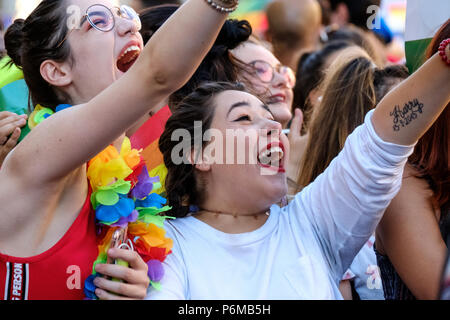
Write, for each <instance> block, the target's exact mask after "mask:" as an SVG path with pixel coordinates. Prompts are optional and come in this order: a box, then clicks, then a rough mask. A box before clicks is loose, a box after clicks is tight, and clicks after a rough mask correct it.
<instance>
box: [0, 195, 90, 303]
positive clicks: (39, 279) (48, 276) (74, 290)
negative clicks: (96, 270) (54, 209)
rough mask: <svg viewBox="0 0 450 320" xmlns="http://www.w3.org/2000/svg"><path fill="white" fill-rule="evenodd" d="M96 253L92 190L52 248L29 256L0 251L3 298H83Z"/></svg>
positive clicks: (0, 278)
mask: <svg viewBox="0 0 450 320" xmlns="http://www.w3.org/2000/svg"><path fill="white" fill-rule="evenodd" d="M97 255H98V252H97V243H96V229H95V216H94V213H93V211H92V210H91V205H90V192H89V194H88V197H87V199H86V202H85V203H84V205H83V208H82V209H81V211H80V213H79V214H78V217H77V218H76V220H75V221H74V223H73V224H72V226H71V227H70V228H69V230H68V231H67V232H66V233H65V235H64V236H63V237H62V238H61V239H60V240H59V241H58V242H57V243H56V244H55V245H54V246H53V247H52V248H50V249H49V250H47V251H45V252H43V253H41V254H39V255H37V256H34V257H29V258H15V257H10V256H7V255H2V254H1V253H0V299H4V300H81V299H83V298H84V293H83V289H84V281H85V280H86V278H87V277H88V276H89V275H90V274H91V273H92V264H93V262H94V261H95V259H96V258H97Z"/></svg>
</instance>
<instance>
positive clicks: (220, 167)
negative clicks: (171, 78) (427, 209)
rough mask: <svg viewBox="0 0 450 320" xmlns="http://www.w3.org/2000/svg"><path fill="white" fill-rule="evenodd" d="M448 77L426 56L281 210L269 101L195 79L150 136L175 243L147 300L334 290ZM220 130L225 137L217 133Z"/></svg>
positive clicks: (326, 294) (280, 151) (440, 105)
mask: <svg viewBox="0 0 450 320" xmlns="http://www.w3.org/2000/svg"><path fill="white" fill-rule="evenodd" d="M446 54H447V56H450V53H449V48H448V46H447V49H446ZM449 80H450V69H449V68H448V66H447V65H446V64H445V63H443V62H442V61H441V57H440V56H439V55H434V56H433V57H432V58H431V59H429V61H428V62H427V63H426V64H425V65H424V66H423V67H422V68H420V69H419V70H418V71H417V72H416V73H415V74H413V75H412V76H411V77H410V78H409V79H407V80H405V81H404V82H403V83H402V84H400V85H399V86H398V87H396V88H395V89H394V90H393V91H391V92H390V93H389V94H388V95H387V96H386V97H385V98H384V99H383V100H382V101H381V102H380V103H379V105H378V106H377V108H376V109H375V110H372V111H370V112H369V113H368V114H367V116H366V118H365V122H364V124H363V125H361V126H360V127H358V128H357V129H355V131H354V132H353V133H352V134H351V135H350V136H349V137H348V139H347V142H346V145H345V147H344V149H343V150H342V152H341V153H340V154H339V155H338V156H337V157H336V159H335V160H333V161H332V162H331V164H330V165H329V167H328V168H327V170H326V171H325V172H324V173H323V174H321V175H320V176H319V177H317V179H316V180H315V181H314V182H313V183H312V184H310V185H309V186H308V187H306V188H304V189H303V190H302V192H300V193H298V194H297V195H296V196H295V198H294V200H293V201H291V202H290V203H289V204H288V205H287V206H285V207H283V208H280V207H279V206H277V205H274V204H275V203H279V202H280V200H282V199H283V198H284V196H285V195H286V191H287V186H286V176H285V169H284V159H286V157H287V156H288V153H289V146H288V141H287V138H286V136H285V135H283V134H282V133H281V125H280V124H279V123H277V122H275V121H274V120H273V116H272V114H271V112H270V109H269V108H268V107H267V106H266V105H265V104H264V103H263V102H261V101H260V100H259V99H257V98H256V97H254V96H253V95H251V94H249V93H246V92H243V91H240V88H238V87H237V86H236V85H227V84H205V85H204V86H201V87H199V88H198V89H197V90H196V91H195V92H193V93H192V94H191V95H189V96H188V97H187V98H186V99H185V100H183V102H181V104H180V105H179V106H178V108H177V109H176V110H175V111H174V114H173V116H172V117H171V119H169V121H168V122H167V124H166V129H165V132H164V133H163V135H162V136H161V138H160V142H159V144H160V149H161V152H162V153H163V155H164V161H165V165H166V167H167V169H168V175H167V178H166V190H167V194H168V200H169V205H170V206H172V211H171V212H170V214H171V215H173V216H175V217H178V219H176V220H174V221H171V222H168V223H167V225H166V227H167V231H168V234H169V236H170V237H171V238H172V239H173V240H174V247H173V254H171V255H170V256H169V257H168V258H167V259H166V260H165V273H166V275H165V277H164V279H163V280H162V290H161V291H157V292H151V293H150V295H149V297H150V298H154V299H341V298H342V296H341V294H340V292H339V290H338V284H339V281H340V280H341V277H342V274H343V273H344V272H345V270H346V269H347V268H348V267H349V265H350V263H351V261H352V260H353V258H354V257H355V255H356V254H357V252H358V251H359V250H360V249H361V247H362V246H363V244H364V243H365V242H366V241H367V240H368V239H369V237H370V236H371V235H372V234H373V232H374V230H375V227H376V225H377V223H378V222H379V220H380V219H381V217H382V215H383V212H384V210H385V208H386V207H387V206H388V204H389V202H390V200H391V199H392V198H393V197H394V196H395V194H396V193H397V192H398V190H399V188H400V185H401V177H402V172H403V167H404V165H405V162H406V160H407V157H408V156H409V155H410V154H411V152H412V150H413V146H414V143H415V142H416V141H417V139H419V138H420V136H421V135H422V134H423V133H424V132H425V131H426V130H427V128H428V127H429V126H430V125H431V124H432V123H433V121H434V120H435V119H436V118H437V117H438V115H439V114H440V113H441V112H442V110H443V109H444V108H445V106H446V105H447V103H448V101H449V99H450V90H449V89H450V81H449ZM405 105H406V106H407V105H414V106H415V107H414V108H412V109H408V108H403V106H405ZM399 108H400V110H403V111H404V112H403V113H401V112H396V111H398V109H399ZM406 117H407V118H408V120H409V121H408V122H405V118H406ZM196 121H197V122H196ZM401 123H403V125H400V124H401ZM208 129H214V130H209V131H208ZM205 131H206V134H205V136H203V134H204V133H205ZM227 133H228V134H229V135H228V137H227V138H229V139H232V141H226V140H224V139H222V137H225V136H226V134H227ZM230 133H232V134H234V138H230ZM231 136H232V135H231ZM238 138H239V139H244V140H241V141H245V142H246V143H244V144H243V145H244V146H245V148H244V155H245V156H246V158H245V159H246V161H245V163H244V164H240V163H239V162H238V160H241V161H242V158H240V156H242V154H240V153H239V152H242V150H241V149H240V148H238V147H237V146H236V145H238V144H234V145H233V144H231V142H233V141H234V140H238ZM186 139H187V141H186ZM227 142H228V143H229V144H228V148H227ZM230 146H232V149H230V148H229V147H230ZM231 151H234V156H232V157H230V152H231ZM227 156H228V158H227ZM250 160H255V161H250ZM269 160H270V161H269ZM221 161H222V163H220V162H221ZM230 161H231V162H232V163H234V164H230ZM233 161H234V162H233Z"/></svg>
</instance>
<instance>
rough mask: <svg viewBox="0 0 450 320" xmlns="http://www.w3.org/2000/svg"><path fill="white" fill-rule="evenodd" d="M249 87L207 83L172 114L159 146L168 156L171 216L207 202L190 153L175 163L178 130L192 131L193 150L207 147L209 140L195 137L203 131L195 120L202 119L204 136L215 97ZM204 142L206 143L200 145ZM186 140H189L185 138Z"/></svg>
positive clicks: (178, 216) (212, 110) (167, 187)
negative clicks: (190, 158) (198, 142)
mask: <svg viewBox="0 0 450 320" xmlns="http://www.w3.org/2000/svg"><path fill="white" fill-rule="evenodd" d="M244 89H245V88H244V86H243V85H242V84H241V83H228V82H225V83H218V82H206V83H203V84H202V85H200V86H199V87H197V88H196V89H195V90H194V91H193V92H191V93H190V94H189V95H188V96H186V97H185V98H184V99H183V100H182V101H180V103H179V104H178V105H177V108H176V109H175V110H174V111H173V114H172V116H171V117H170V118H169V120H168V121H167V123H166V126H165V129H164V132H163V134H162V135H161V137H160V139H159V149H160V150H161V153H162V154H163V157H164V164H165V166H166V168H167V176H166V182H165V187H166V192H167V200H168V205H169V206H171V207H172V210H171V211H169V213H168V214H169V215H170V216H173V217H177V218H181V217H185V216H186V215H187V214H188V213H189V212H190V206H192V205H194V206H201V205H202V203H203V201H204V190H205V184H204V182H203V181H202V179H201V177H200V176H199V175H198V174H197V172H196V170H195V167H194V165H192V164H191V163H190V161H189V159H186V157H187V156H189V155H186V154H176V156H177V157H182V158H183V159H185V160H184V161H183V163H181V164H176V163H174V162H173V158H172V156H173V152H174V150H176V149H175V148H176V146H177V145H179V143H180V142H179V141H178V140H176V139H175V136H173V134H174V132H175V131H176V130H179V129H181V130H187V132H189V134H190V141H189V143H190V146H191V150H198V149H197V148H200V147H204V145H205V144H206V143H207V142H204V141H203V139H202V138H200V139H199V138H198V137H196V136H195V133H197V132H198V133H200V130H198V128H197V129H196V128H195V126H194V123H195V122H196V121H200V122H201V124H202V130H201V135H202V137H203V134H204V132H205V131H206V130H208V129H209V128H210V127H211V123H212V120H213V117H214V111H215V107H216V105H215V97H216V96H217V95H218V94H219V93H221V92H223V91H227V90H238V91H243V90H244ZM197 141H202V142H201V143H202V145H201V146H200V145H196V142H197ZM183 142H184V143H186V141H183Z"/></svg>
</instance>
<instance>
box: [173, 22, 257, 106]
mask: <svg viewBox="0 0 450 320" xmlns="http://www.w3.org/2000/svg"><path fill="white" fill-rule="evenodd" d="M251 34H252V27H251V25H250V23H249V22H248V21H247V20H234V19H229V20H227V21H226V22H225V24H224V25H223V27H222V29H221V31H220V33H219V35H218V37H217V39H216V41H215V42H214V45H213V46H212V48H211V50H210V51H209V52H208V54H207V55H206V57H205V59H203V61H202V63H201V64H200V66H199V67H198V69H197V70H196V71H195V73H194V75H193V76H192V77H191V79H190V80H189V81H188V82H187V83H186V84H185V85H184V86H183V87H182V88H181V89H179V90H178V91H176V92H175V93H173V94H172V95H171V96H170V98H169V106H170V108H171V109H172V110H173V109H175V108H176V107H177V105H178V104H179V103H180V101H181V100H183V98H184V97H186V96H187V95H189V94H190V93H191V92H193V91H194V90H195V89H196V88H197V87H198V86H200V85H201V84H202V83H205V82H236V81H238V80H239V77H238V75H239V74H240V73H241V71H242V70H246V71H248V72H249V73H250V72H252V71H251V68H250V67H249V66H248V65H247V64H245V63H243V62H241V61H240V60H238V59H237V58H235V57H234V56H233V55H232V54H231V53H230V50H233V49H234V48H236V47H237V46H238V45H240V44H241V43H244V42H245V41H247V40H249V38H250V36H251ZM240 81H244V80H243V79H241V80H240Z"/></svg>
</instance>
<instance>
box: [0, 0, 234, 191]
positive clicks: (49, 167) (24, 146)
mask: <svg viewBox="0 0 450 320" xmlns="http://www.w3.org/2000/svg"><path fill="white" fill-rule="evenodd" d="M199 17H200V18H199ZM226 17H227V15H226V14H224V13H222V12H219V11H218V10H215V9H213V8H212V6H211V5H209V4H208V3H207V2H206V1H205V0H189V1H187V2H186V3H185V4H184V5H182V6H181V7H180V8H179V9H178V10H177V12H176V13H175V14H173V16H172V17H171V18H170V19H169V20H168V21H167V22H166V23H165V24H164V25H163V26H162V27H161V28H160V29H159V30H158V32H156V33H155V35H154V36H153V37H152V39H151V40H150V41H149V43H148V44H147V45H146V47H145V49H144V50H143V53H142V54H141V56H140V57H139V59H138V60H137V61H136V63H135V64H134V65H133V67H132V68H131V69H130V70H129V71H128V72H127V73H126V74H125V75H123V77H122V78H120V80H118V81H116V82H114V83H113V84H112V85H111V86H109V87H108V88H107V89H105V90H104V91H103V92H102V93H100V94H99V95H97V96H96V97H95V98H93V99H92V100H91V101H89V102H88V103H86V104H84V105H78V106H75V107H73V108H69V109H66V110H64V111H61V112H59V113H57V114H55V115H53V116H51V117H50V118H48V119H46V120H45V121H43V122H42V123H41V124H40V125H39V126H37V127H36V128H35V129H34V130H33V132H32V133H31V134H30V135H29V136H28V137H27V138H26V139H25V140H24V141H23V142H22V143H21V144H20V145H19V146H17V148H16V149H15V150H14V152H13V153H11V155H10V157H9V158H7V160H6V161H5V163H4V169H5V170H10V171H9V172H12V173H13V174H16V175H22V176H25V177H28V178H30V177H32V179H33V181H40V183H43V182H45V181H52V180H54V179H58V178H60V177H63V176H65V175H67V174H68V173H69V172H71V171H72V170H74V169H75V168H77V167H79V166H80V165H82V164H83V163H85V162H86V161H87V160H89V159H90V158H92V157H93V156H94V155H95V154H97V153H98V152H100V151H101V150H102V149H103V148H104V147H106V146H107V145H108V144H110V143H112V142H113V141H114V140H115V139H116V138H118V137H119V136H120V135H121V134H122V133H123V132H125V131H126V129H128V128H129V127H130V126H131V125H132V124H133V123H134V122H135V121H136V120H138V119H139V118H140V117H141V116H142V115H144V114H145V113H147V112H148V111H149V110H148V109H149V107H150V106H154V105H157V103H158V102H160V101H161V100H163V99H164V98H166V97H167V96H168V95H170V93H172V92H173V91H175V90H177V89H178V88H180V87H181V86H182V85H183V84H184V83H185V82H186V81H187V80H188V79H189V78H190V77H191V75H192V74H193V73H194V71H195V70H196V68H197V67H198V65H199V64H200V62H201V61H202V59H203V57H204V56H205V55H206V53H207V52H208V50H209V49H210V47H211V45H212V44H213V42H214V40H215V38H216V36H217V34H218V32H219V30H220V28H221V26H222V24H223V23H224V21H225V19H226ZM187 30H188V31H189V32H187ZM189 35H191V36H189ZM44 167H45V170H42V168H44Z"/></svg>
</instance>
